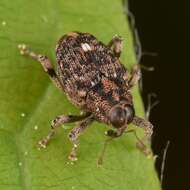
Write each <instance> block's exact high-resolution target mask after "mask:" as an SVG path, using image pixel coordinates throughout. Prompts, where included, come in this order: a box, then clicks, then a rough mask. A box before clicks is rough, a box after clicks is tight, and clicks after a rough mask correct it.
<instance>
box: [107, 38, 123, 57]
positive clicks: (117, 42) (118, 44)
mask: <svg viewBox="0 0 190 190" xmlns="http://www.w3.org/2000/svg"><path fill="white" fill-rule="evenodd" d="M122 42H123V40H122V38H121V37H119V36H114V37H113V38H112V40H111V41H110V42H109V43H108V47H109V48H111V47H112V46H113V52H114V54H115V56H116V57H118V58H119V57H120V54H121V50H122V47H123V43H122Z"/></svg>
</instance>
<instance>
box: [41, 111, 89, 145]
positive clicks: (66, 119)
mask: <svg viewBox="0 0 190 190" xmlns="http://www.w3.org/2000/svg"><path fill="white" fill-rule="evenodd" d="M88 116H89V113H87V114H86V115H78V116H77V115H68V116H65V115H60V116H57V117H56V118H55V119H54V120H52V122H51V130H50V132H49V134H48V135H47V136H46V137H45V138H43V139H42V140H40V141H39V142H38V144H39V146H40V147H41V148H46V145H47V144H48V143H49V141H50V139H51V138H52V137H53V136H54V135H55V133H56V130H57V128H58V127H60V126H61V125H62V124H64V123H72V122H76V121H80V120H83V119H85V118H86V117H88Z"/></svg>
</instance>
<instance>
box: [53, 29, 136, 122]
mask: <svg viewBox="0 0 190 190" xmlns="http://www.w3.org/2000/svg"><path fill="white" fill-rule="evenodd" d="M56 56H57V62H58V74H59V76H60V78H61V81H62V83H63V85H64V89H65V93H66V94H67V95H68V98H69V99H71V101H72V102H73V103H74V104H75V105H77V106H79V107H80V108H83V109H84V110H85V111H87V112H91V113H94V115H95V116H96V119H97V120H100V121H102V122H105V123H108V118H106V113H107V111H108V110H110V109H111V107H112V106H113V105H115V104H117V103H119V102H120V101H121V99H124V100H127V101H128V102H129V103H130V102H131V101H132V97H131V95H130V94H129V93H128V87H127V82H126V81H127V80H126V79H127V78H128V72H127V70H126V69H125V67H124V66H123V65H122V64H121V63H120V61H119V59H118V58H117V57H116V56H115V55H114V53H113V50H112V49H110V48H109V47H108V46H106V45H104V44H103V43H102V42H100V41H98V40H97V39H96V38H95V37H94V36H93V35H91V34H89V33H78V32H76V33H75V32H73V33H69V34H67V35H64V36H63V37H62V38H61V39H60V40H59V42H58V45H57V47H56ZM95 104H97V105H95Z"/></svg>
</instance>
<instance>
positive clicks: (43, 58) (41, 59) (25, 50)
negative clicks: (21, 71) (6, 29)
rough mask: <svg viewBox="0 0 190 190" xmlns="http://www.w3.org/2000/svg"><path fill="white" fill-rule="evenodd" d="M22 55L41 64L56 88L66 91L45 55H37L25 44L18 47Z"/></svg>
mask: <svg viewBox="0 0 190 190" xmlns="http://www.w3.org/2000/svg"><path fill="white" fill-rule="evenodd" d="M18 48H19V50H20V54H21V55H26V56H29V57H31V58H33V59H34V60H36V61H38V62H40V63H41V65H42V67H43V69H44V71H45V72H46V73H47V74H48V75H49V77H50V79H51V80H52V81H53V83H54V84H55V86H56V87H58V88H59V89H61V90H63V91H64V88H63V84H62V83H61V81H60V79H59V77H58V76H57V74H56V72H55V70H54V69H53V67H52V64H51V61H50V60H49V59H48V57H47V56H45V55H40V54H36V53H34V52H33V51H31V50H30V49H28V48H27V46H26V45H25V44H20V45H19V46H18Z"/></svg>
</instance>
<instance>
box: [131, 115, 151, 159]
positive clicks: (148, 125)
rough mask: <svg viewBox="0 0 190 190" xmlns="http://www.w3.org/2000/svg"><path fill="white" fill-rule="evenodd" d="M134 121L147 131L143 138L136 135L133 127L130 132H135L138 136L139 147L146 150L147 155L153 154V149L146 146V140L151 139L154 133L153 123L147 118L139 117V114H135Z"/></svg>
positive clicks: (143, 150)
mask: <svg viewBox="0 0 190 190" xmlns="http://www.w3.org/2000/svg"><path fill="white" fill-rule="evenodd" d="M132 123H133V124H134V125H136V126H137V127H140V128H142V129H144V132H145V135H144V137H143V138H142V139H139V138H138V137H137V135H136V132H135V130H133V129H132V130H131V131H128V132H133V133H134V135H135V136H136V138H137V140H138V142H137V147H138V148H139V149H140V150H141V151H142V152H144V153H145V155H147V156H150V155H152V152H151V150H150V149H148V148H147V147H146V145H145V142H146V141H147V140H148V141H150V140H151V136H152V133H153V125H152V124H151V123H150V122H149V121H147V120H145V119H142V118H140V117H137V116H135V117H134V118H133V121H132Z"/></svg>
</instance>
